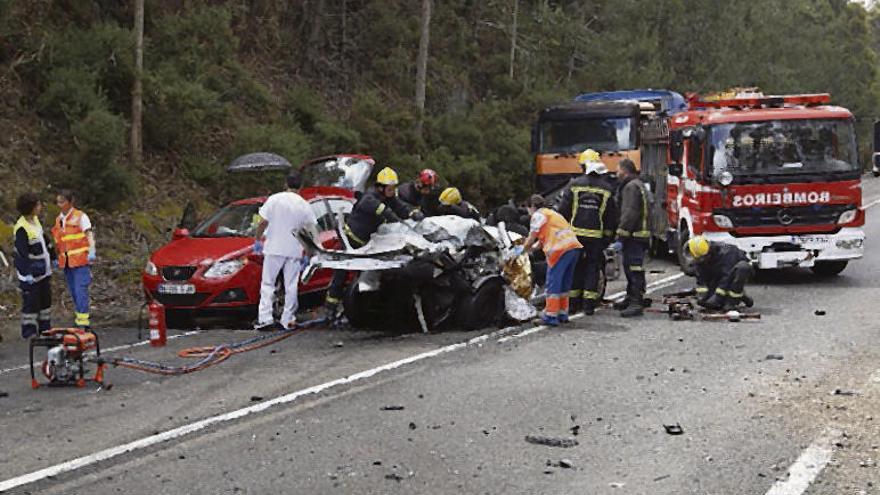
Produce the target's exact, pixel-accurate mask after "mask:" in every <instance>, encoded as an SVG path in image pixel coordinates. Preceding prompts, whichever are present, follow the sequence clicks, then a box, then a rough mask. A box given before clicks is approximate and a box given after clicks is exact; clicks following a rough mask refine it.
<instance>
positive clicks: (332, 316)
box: [321, 303, 342, 323]
mask: <svg viewBox="0 0 880 495" xmlns="http://www.w3.org/2000/svg"><path fill="white" fill-rule="evenodd" d="M340 316H342V315H341V312H340V310H339V304H334V303H326V304H324V311H323V313H322V314H321V318H323V319H324V320H326V321H327V323H334V322H335V321H336V320H338V319H339V317H340Z"/></svg>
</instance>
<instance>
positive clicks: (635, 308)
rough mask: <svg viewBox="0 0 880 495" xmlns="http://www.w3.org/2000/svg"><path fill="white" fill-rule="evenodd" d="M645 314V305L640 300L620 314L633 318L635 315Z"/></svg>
mask: <svg viewBox="0 0 880 495" xmlns="http://www.w3.org/2000/svg"><path fill="white" fill-rule="evenodd" d="M644 314H645V307H644V306H642V305H641V304H640V303H638V302H636V303H633V304H630V305H629V307H627V308H626V309H624V310H623V311H621V312H620V316H621V317H623V318H632V317H634V316H642V315H644Z"/></svg>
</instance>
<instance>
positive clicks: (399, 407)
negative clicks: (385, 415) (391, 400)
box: [381, 406, 405, 411]
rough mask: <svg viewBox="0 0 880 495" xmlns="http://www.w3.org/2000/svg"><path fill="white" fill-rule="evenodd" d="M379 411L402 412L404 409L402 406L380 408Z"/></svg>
mask: <svg viewBox="0 0 880 495" xmlns="http://www.w3.org/2000/svg"><path fill="white" fill-rule="evenodd" d="M381 409H382V410H383V411H403V410H404V409H405V408H404V407H403V406H382V407H381Z"/></svg>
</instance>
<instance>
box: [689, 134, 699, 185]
mask: <svg viewBox="0 0 880 495" xmlns="http://www.w3.org/2000/svg"><path fill="white" fill-rule="evenodd" d="M702 151H703V146H702V145H701V144H700V142H699V141H698V140H697V139H696V138H693V137H691V138H688V140H687V168H688V170H690V172H691V173H690V174H688V175H693V176H694V177H700V165H701V164H702V161H703V160H702V158H703V153H702Z"/></svg>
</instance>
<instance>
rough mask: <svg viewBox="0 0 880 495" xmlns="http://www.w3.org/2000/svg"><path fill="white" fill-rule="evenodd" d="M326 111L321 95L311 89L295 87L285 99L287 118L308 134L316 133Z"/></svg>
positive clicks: (285, 114) (288, 92)
mask: <svg viewBox="0 0 880 495" xmlns="http://www.w3.org/2000/svg"><path fill="white" fill-rule="evenodd" d="M326 111H327V110H326V108H325V107H324V100H323V99H322V97H321V95H320V94H319V93H318V92H317V91H314V90H313V89H311V88H307V87H303V86H294V87H293V88H291V89H289V90H288V91H287V94H286V95H285V97H284V110H283V112H284V116H285V118H286V119H287V121H288V122H290V123H292V124H295V125H298V126H299V128H300V129H302V130H303V131H304V132H306V133H308V134H312V133H314V132H315V130H316V127H317V125H318V123H319V122H321V121H322V120H324V118H325V116H324V115H325V113H326Z"/></svg>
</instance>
